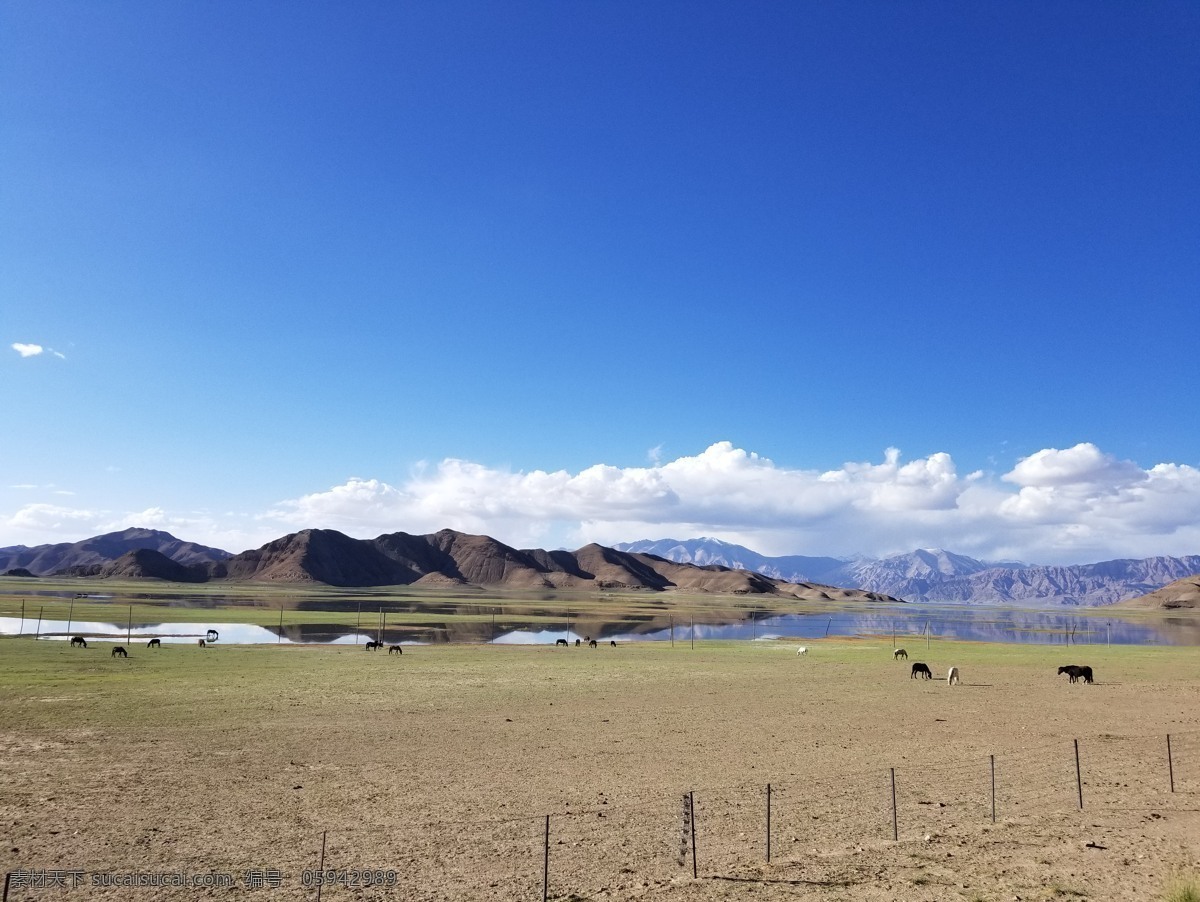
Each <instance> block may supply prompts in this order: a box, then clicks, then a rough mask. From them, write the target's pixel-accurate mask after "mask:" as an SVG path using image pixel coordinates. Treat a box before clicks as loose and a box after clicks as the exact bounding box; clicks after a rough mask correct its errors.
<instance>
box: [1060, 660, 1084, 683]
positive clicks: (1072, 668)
mask: <svg viewBox="0 0 1200 902" xmlns="http://www.w3.org/2000/svg"><path fill="white" fill-rule="evenodd" d="M1080 669H1081V668H1080V667H1079V665H1078V664H1064V665H1063V666H1062V667H1060V668H1058V674H1059V676H1062V675H1063V674H1064V673H1065V674H1066V675H1067V676H1068V677H1070V678H1071V682H1072V683H1074V682H1075V681H1076V680H1077V679H1079V678H1080V677H1081V676H1082V673H1080Z"/></svg>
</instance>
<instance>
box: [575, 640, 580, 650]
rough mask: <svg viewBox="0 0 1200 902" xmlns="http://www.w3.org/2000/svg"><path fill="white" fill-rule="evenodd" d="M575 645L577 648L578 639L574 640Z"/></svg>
mask: <svg viewBox="0 0 1200 902" xmlns="http://www.w3.org/2000/svg"><path fill="white" fill-rule="evenodd" d="M575 647H576V648H579V640H578V639H576V640H575Z"/></svg>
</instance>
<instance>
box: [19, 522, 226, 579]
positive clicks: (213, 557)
mask: <svg viewBox="0 0 1200 902" xmlns="http://www.w3.org/2000/svg"><path fill="white" fill-rule="evenodd" d="M141 549H150V550H152V551H157V552H158V553H159V554H161V555H163V556H165V557H167V558H169V559H171V560H173V561H175V562H176V563H179V564H183V565H184V566H189V565H191V564H207V563H210V562H212V561H222V560H226V559H228V558H229V557H232V555H231V554H230V553H229V552H228V551H222V550H221V549H220V548H209V547H208V546H207V545H197V544H196V543H195V542H184V541H182V540H180V539H177V538H175V536H173V535H171V534H170V533H169V532H162V531H160V530H157V529H137V528H132V529H125V530H122V531H121V532H110V533H105V534H104V535H100V536H93V537H92V538H90V539H83V540H81V541H79V542H62V543H59V544H56V545H38V546H36V547H33V548H27V547H25V546H24V545H15V546H11V547H8V548H0V571H5V570H14V569H22V570H28V571H29V572H30V573H32V574H33V575H34V576H50V575H51V574H54V573H58V572H60V571H64V570H69V569H72V568H76V567H90V566H103V565H105V564H108V563H110V562H112V561H115V560H116V559H117V558H119V557H120V556H121V555H123V554H126V553H128V552H130V551H138V550H141Z"/></svg>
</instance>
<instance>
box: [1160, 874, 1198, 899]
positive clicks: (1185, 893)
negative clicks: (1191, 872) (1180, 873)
mask: <svg viewBox="0 0 1200 902" xmlns="http://www.w3.org/2000/svg"><path fill="white" fill-rule="evenodd" d="M1162 898H1163V902H1200V882H1197V881H1196V879H1195V878H1193V877H1176V878H1175V879H1173V880H1172V881H1171V882H1170V883H1169V884H1167V888H1166V890H1165V892H1164V893H1163V897H1162Z"/></svg>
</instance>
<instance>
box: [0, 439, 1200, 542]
mask: <svg viewBox="0 0 1200 902" xmlns="http://www.w3.org/2000/svg"><path fill="white" fill-rule="evenodd" d="M126 526H149V527H154V528H158V529H164V530H167V531H169V532H172V533H174V534H175V535H177V536H179V537H181V538H185V539H191V540H193V541H198V542H203V543H205V544H210V545H216V546H218V547H222V548H227V549H229V550H231V551H241V550H244V549H246V548H251V547H258V546H260V545H262V544H264V543H265V542H267V541H269V540H271V539H274V538H277V537H279V536H281V535H283V534H285V533H287V532H292V531H295V530H298V529H303V528H308V527H320V528H332V529H339V530H341V531H343V532H345V533H347V534H349V535H352V536H357V537H360V538H366V537H372V536H375V535H379V534H381V533H387V532H396V531H404V532H410V533H427V532H433V531H435V530H438V529H441V528H444V527H450V528H453V529H459V530H463V531H465V532H473V533H486V534H489V535H492V536H495V537H496V538H498V539H500V540H501V541H503V542H506V543H508V544H511V545H516V546H518V547H543V548H556V547H563V546H566V547H578V546H579V545H583V544H585V543H587V542H592V541H598V542H602V543H605V544H612V543H615V542H621V541H631V540H634V539H640V538H665V537H673V538H679V539H683V538H691V537H693V536H699V535H711V536H717V537H719V538H722V539H725V540H727V541H731V542H738V543H740V544H744V545H747V546H749V547H751V548H753V549H755V550H757V551H761V552H763V553H765V554H812V555H851V554H867V555H873V556H882V555H887V554H894V553H899V552H904V551H910V550H912V549H914V548H929V547H942V548H948V549H951V550H953V551H957V552H960V553H963V554H969V555H973V556H975V557H979V558H984V559H993V560H994V559H1014V558H1015V559H1021V560H1026V561H1030V562H1034V563H1063V564H1065V563H1084V562H1092V561H1100V560H1106V559H1111V558H1117V557H1149V556H1151V555H1156V554H1174V555H1181V554H1196V553H1200V470H1197V469H1196V468H1194V467H1191V466H1187V465H1183V464H1174V463H1161V464H1157V465H1155V466H1152V467H1150V468H1149V469H1143V468H1142V467H1140V466H1139V465H1137V464H1135V463H1133V462H1131V461H1122V460H1118V459H1116V458H1114V457H1113V456H1112V455H1108V454H1105V453H1104V452H1102V451H1100V450H1099V449H1097V448H1096V447H1095V446H1093V445H1089V444H1081V445H1076V446H1075V447H1074V448H1068V449H1054V448H1049V449H1044V450H1042V451H1038V452H1037V453H1035V454H1031V455H1030V456H1028V457H1026V458H1024V459H1023V460H1021V461H1019V462H1018V463H1017V464H1016V466H1014V467H1013V468H1012V469H1011V470H1010V471H1009V472H1007V473H1004V474H1000V475H997V474H987V473H982V472H971V473H967V474H965V475H962V474H959V473H958V471H957V468H956V466H955V463H954V460H953V459H952V458H951V456H950V455H949V454H948V453H945V452H939V453H936V454H931V455H929V456H928V457H924V458H918V459H916V460H911V461H905V460H903V459H902V456H901V453H900V451H899V450H897V449H895V448H889V449H887V450H886V451H885V452H884V454H883V458H882V460H881V461H877V462H861V461H852V462H847V463H845V464H843V465H842V466H841V467H838V468H836V469H832V470H826V471H820V470H809V469H799V468H790V467H782V466H779V465H777V464H775V463H774V462H773V461H771V460H770V459H768V458H766V457H762V456H760V455H758V454H756V453H753V452H750V451H745V450H743V449H740V448H736V447H735V446H734V445H733V444H732V443H730V442H717V443H715V444H713V445H711V446H710V447H708V448H707V449H705V450H704V451H702V452H701V453H699V454H696V455H691V456H684V457H679V458H676V459H674V460H669V461H666V462H662V463H654V464H653V465H650V466H644V467H614V466H610V465H607V464H595V465H593V466H590V467H587V468H585V469H582V470H580V471H579V472H575V473H572V472H568V471H566V470H557V471H552V472H547V471H543V470H533V471H529V472H520V471H516V472H514V471H512V470H508V469H500V468H495V467H488V466H485V465H483V464H479V463H474V462H471V461H465V460H458V459H453V458H451V459H447V460H443V461H442V462H441V463H439V464H436V465H424V464H422V465H419V466H417V467H416V468H414V470H413V471H412V472H411V473H410V474H409V476H408V477H407V478H406V479H404V480H402V481H400V482H399V483H398V484H395V485H393V484H389V483H388V482H385V481H383V480H380V479H377V478H376V479H371V478H361V477H355V478H351V479H349V480H347V481H346V482H345V483H343V484H342V485H336V486H333V487H331V488H329V489H325V490H323V491H317V492H313V493H311V494H307V495H304V496H302V497H300V498H296V499H292V500H288V501H283V502H280V503H279V504H278V505H276V506H275V507H274V508H273V509H271V510H268V511H265V512H262V513H259V514H253V515H250V514H242V515H238V516H230V515H228V514H221V515H219V516H213V515H210V514H207V513H201V514H191V515H178V514H173V513H171V512H170V511H169V509H164V508H162V507H154V508H150V509H147V510H143V511H140V512H131V513H125V514H114V513H112V512H105V511H99V512H98V511H90V510H72V509H68V508H63V507H58V506H54V505H44V504H42V505H39V504H31V505H26V506H25V507H23V508H21V509H20V510H19V511H17V513H16V514H14V515H12V516H11V517H9V518H8V520H7V522H5V521H4V520H3V519H0V527H2V528H3V530H4V532H10V533H14V532H18V531H19V532H20V533H21V534H20V535H19V536H18V537H16V538H15V540H14V541H16V542H21V543H23V544H31V543H30V542H29V540H28V539H29V536H28V534H29V533H33V532H40V533H41V534H42V536H43V537H42V539H41V540H42V541H65V540H66V538H67V535H66V534H67V533H69V534H70V536H69V537H70V538H72V539H79V538H83V537H84V536H87V535H95V534H97V533H99V532H108V531H112V530H115V529H122V528H125V527H126ZM48 535H56V536H61V537H59V538H54V539H51V538H45V537H44V536H48ZM0 544H8V543H7V542H3V541H0Z"/></svg>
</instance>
